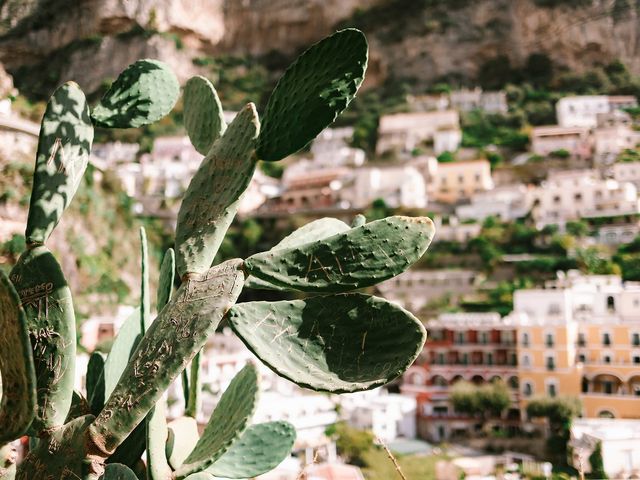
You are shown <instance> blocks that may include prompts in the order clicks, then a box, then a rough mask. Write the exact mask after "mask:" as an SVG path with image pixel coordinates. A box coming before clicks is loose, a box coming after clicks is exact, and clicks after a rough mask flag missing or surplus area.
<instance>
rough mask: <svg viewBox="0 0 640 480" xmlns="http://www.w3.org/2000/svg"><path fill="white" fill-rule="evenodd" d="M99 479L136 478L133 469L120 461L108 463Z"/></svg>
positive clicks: (133, 479)
mask: <svg viewBox="0 0 640 480" xmlns="http://www.w3.org/2000/svg"><path fill="white" fill-rule="evenodd" d="M100 480H138V477H137V476H136V474H135V473H133V470H131V469H130V468H129V467H127V466H126V465H122V464H121V463H110V464H109V465H107V468H105V469H104V475H103V476H102V477H100Z"/></svg>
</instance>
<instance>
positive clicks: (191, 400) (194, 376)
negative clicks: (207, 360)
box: [184, 350, 202, 418]
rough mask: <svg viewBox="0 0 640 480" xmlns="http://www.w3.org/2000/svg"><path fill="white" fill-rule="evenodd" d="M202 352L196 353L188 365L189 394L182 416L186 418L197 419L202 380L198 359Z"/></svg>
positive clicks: (200, 364) (200, 362)
mask: <svg viewBox="0 0 640 480" xmlns="http://www.w3.org/2000/svg"><path fill="white" fill-rule="evenodd" d="M201 354H202V350H201V351H199V352H198V353H196V356H195V357H193V360H191V365H189V382H188V383H187V385H188V386H189V394H188V395H187V403H186V408H185V411H184V414H185V415H187V416H188V417H193V418H198V411H199V410H200V403H201V398H200V391H201V390H202V379H201V378H200V370H201V369H202V361H201V359H200V357H201Z"/></svg>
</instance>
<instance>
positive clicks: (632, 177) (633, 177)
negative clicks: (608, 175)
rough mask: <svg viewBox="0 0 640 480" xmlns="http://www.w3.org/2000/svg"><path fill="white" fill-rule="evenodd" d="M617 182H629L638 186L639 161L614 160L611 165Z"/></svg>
mask: <svg viewBox="0 0 640 480" xmlns="http://www.w3.org/2000/svg"><path fill="white" fill-rule="evenodd" d="M611 168H612V170H613V178H614V179H615V180H616V181H618V182H621V183H622V182H631V183H633V184H634V185H635V186H636V187H640V162H616V163H614V164H613V166H612V167H611Z"/></svg>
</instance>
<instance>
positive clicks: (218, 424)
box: [175, 365, 258, 479]
mask: <svg viewBox="0 0 640 480" xmlns="http://www.w3.org/2000/svg"><path fill="white" fill-rule="evenodd" d="M257 402H258V372H257V370H256V368H255V367H254V366H253V365H246V366H245V367H244V368H243V369H242V370H240V372H238V374H237V375H236V376H235V377H234V379H233V380H232V381H231V383H230V384H229V387H228V388H227V389H226V390H225V392H224V393H223V394H222V397H221V398H220V401H219V402H218V405H216V408H215V410H214V411H213V414H212V415H211V418H210V419H209V423H207V426H206V427H205V429H204V432H203V433H202V437H201V438H200V440H199V441H198V443H197V444H196V446H195V447H194V449H193V451H192V452H191V453H190V454H189V456H188V457H187V458H186V460H185V461H184V463H183V464H182V466H181V467H180V468H178V469H177V470H176V472H175V476H176V478H177V479H180V478H184V477H186V476H188V475H191V474H192V473H195V472H198V471H201V470H204V469H206V468H208V467H210V466H211V465H212V464H213V463H214V462H215V461H216V460H218V459H219V458H220V457H221V456H222V455H223V454H224V453H225V452H226V451H228V450H229V448H230V447H231V446H232V445H233V444H234V443H235V442H236V441H237V440H238V439H239V437H240V435H242V433H243V432H244V431H245V429H246V428H247V423H248V422H249V419H250V418H251V416H252V415H253V411H254V410H255V407H256V404H257Z"/></svg>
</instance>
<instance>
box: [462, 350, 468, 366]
mask: <svg viewBox="0 0 640 480" xmlns="http://www.w3.org/2000/svg"><path fill="white" fill-rule="evenodd" d="M462 364H463V365H468V364H469V354H468V353H463V354H462Z"/></svg>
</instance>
